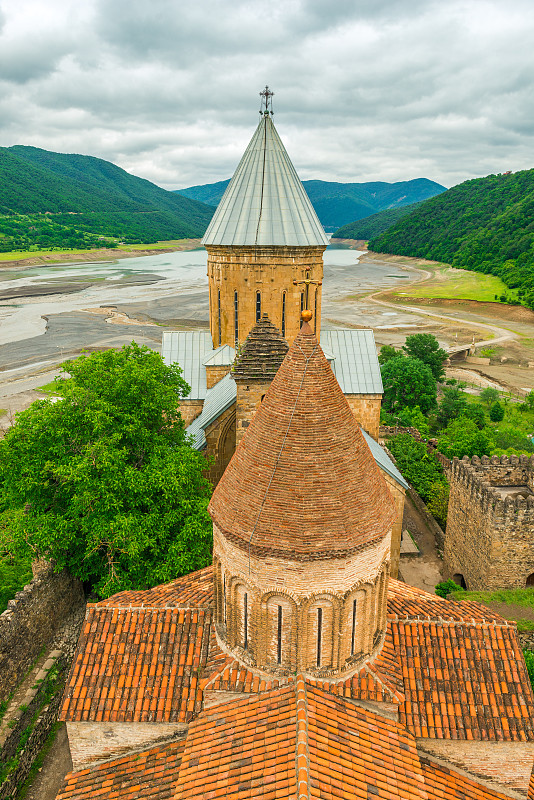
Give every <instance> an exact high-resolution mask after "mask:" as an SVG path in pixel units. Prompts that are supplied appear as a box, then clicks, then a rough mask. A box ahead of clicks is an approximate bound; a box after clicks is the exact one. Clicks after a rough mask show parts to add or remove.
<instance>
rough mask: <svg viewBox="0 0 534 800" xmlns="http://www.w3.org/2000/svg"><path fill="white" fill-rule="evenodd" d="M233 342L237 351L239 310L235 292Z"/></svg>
mask: <svg viewBox="0 0 534 800" xmlns="http://www.w3.org/2000/svg"><path fill="white" fill-rule="evenodd" d="M234 340H235V346H236V350H237V346H238V344H239V309H238V305H237V292H234Z"/></svg>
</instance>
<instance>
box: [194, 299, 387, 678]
mask: <svg viewBox="0 0 534 800" xmlns="http://www.w3.org/2000/svg"><path fill="white" fill-rule="evenodd" d="M302 319H303V325H302V328H301V329H300V331H299V333H298V334H297V336H296V338H295V340H294V342H293V344H292V346H291V347H290V349H289V351H288V353H287V355H286V357H285V359H284V361H283V363H282V365H281V367H280V369H279V370H278V372H277V373H276V376H275V378H274V380H273V381H272V383H271V386H270V388H269V389H268V391H267V393H266V394H265V396H264V398H263V400H262V402H261V404H260V405H259V408H258V411H257V412H256V414H255V416H254V417H253V419H252V422H251V423H250V425H249V427H248V428H247V429H246V432H245V433H244V436H243V438H242V439H241V442H240V444H239V446H238V448H237V450H236V452H235V455H234V457H233V459H232V461H231V462H230V464H229V466H228V467H227V469H226V471H225V473H224V475H223V477H222V478H221V480H220V481H219V483H218V485H217V487H216V489H215V491H214V494H213V497H212V499H211V502H210V505H209V512H210V514H211V517H212V520H213V533H214V545H213V564H214V581H215V587H214V588H215V619H216V632H217V637H218V640H219V642H220V644H221V646H222V648H223V649H224V650H225V651H227V652H231V653H232V654H233V655H234V657H235V658H237V659H238V660H239V661H240V662H241V663H243V664H245V665H247V666H248V667H250V668H256V669H259V670H262V671H266V672H269V673H271V674H279V675H284V674H286V675H287V674H291V673H294V672H296V671H298V672H303V673H305V674H308V675H310V676H315V677H321V678H322V679H326V680H333V681H337V680H340V679H343V677H344V676H347V677H348V676H350V675H351V674H353V673H354V672H356V671H357V670H359V669H360V668H361V665H362V664H363V663H364V662H365V661H367V660H368V659H371V658H373V657H374V656H375V655H377V654H378V652H379V651H380V649H381V647H382V644H383V641H384V636H385V630H386V596H387V583H388V577H389V564H390V542H391V529H392V523H393V520H394V518H395V514H394V506H393V501H392V499H391V496H390V494H389V492H388V489H387V487H386V484H385V482H384V479H383V478H382V476H381V474H380V471H379V469H378V467H377V465H376V462H375V461H374V459H373V457H372V455H371V452H370V450H369V448H368V446H367V444H366V442H365V440H364V438H363V435H362V433H361V431H360V428H359V427H358V425H357V424H356V422H355V420H354V417H353V415H352V412H351V410H350V408H349V405H348V403H347V401H346V399H345V397H344V395H343V392H342V391H341V389H340V387H339V384H338V383H337V381H336V378H335V376H334V374H333V372H332V370H331V368H330V366H329V364H328V362H327V360H326V358H325V356H324V353H323V352H322V350H321V347H320V345H319V343H318V341H317V338H316V336H315V334H314V332H313V327H312V326H311V325H310V324H309V323H310V322H311V312H310V311H304V313H303V315H302Z"/></svg>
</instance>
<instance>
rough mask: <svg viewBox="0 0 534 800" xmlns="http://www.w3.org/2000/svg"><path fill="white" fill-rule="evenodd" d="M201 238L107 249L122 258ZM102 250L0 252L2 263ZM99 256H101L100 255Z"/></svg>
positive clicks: (183, 245)
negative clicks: (123, 254)
mask: <svg viewBox="0 0 534 800" xmlns="http://www.w3.org/2000/svg"><path fill="white" fill-rule="evenodd" d="M199 242H200V240H198V239H171V240H169V241H168V242H154V243H153V244H123V245H121V246H120V247H117V248H116V249H111V250H110V249H107V250H106V255H107V254H108V253H110V254H111V253H116V255H117V258H120V255H121V253H134V252H136V251H137V250H142V251H147V250H154V251H156V252H157V251H158V250H171V249H177V250H187V249H193V248H194V247H200V243H199ZM102 249H105V248H102ZM101 252H102V251H101V250H98V249H95V248H93V249H92V250H13V251H11V252H10V253H0V263H2V262H5V261H24V260H25V259H28V258H46V259H50V258H57V259H61V257H64V256H78V255H80V256H87V255H96V256H98V254H99V253H101ZM98 257H99V256H98Z"/></svg>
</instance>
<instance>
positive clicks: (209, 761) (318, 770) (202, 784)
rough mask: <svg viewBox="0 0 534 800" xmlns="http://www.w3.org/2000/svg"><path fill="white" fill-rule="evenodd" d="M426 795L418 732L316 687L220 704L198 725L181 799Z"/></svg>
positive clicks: (187, 753)
mask: <svg viewBox="0 0 534 800" xmlns="http://www.w3.org/2000/svg"><path fill="white" fill-rule="evenodd" d="M219 797H220V798H225V800H247V798H249V799H250V800H252V798H254V800H255V799H256V798H258V799H259V798H261V799H262V800H274V799H275V798H299V800H304V798H306V800H308V798H309V797H320V798H321V799H322V800H341V798H343V799H345V798H354V799H355V800H359V798H361V800H367V798H369V797H373V798H377V800H381V799H382V800H396V799H397V798H399V800H400V798H402V800H405V799H406V798H410V800H417V798H421V800H423V798H425V800H426V793H425V790H424V785H423V775H422V770H421V767H420V764H419V759H418V755H417V750H416V747H415V741H414V739H413V737H412V736H411V735H410V734H409V733H408V732H407V731H406V729H405V728H403V727H402V726H401V725H399V724H398V723H397V722H394V721H392V720H390V719H386V718H383V717H381V716H379V715H378V714H373V713H372V712H370V711H367V710H366V709H363V708H359V707H357V706H355V705H354V704H353V703H351V702H347V701H345V700H343V699H340V698H336V697H333V696H332V695H329V694H326V693H324V692H322V691H321V690H320V689H316V688H313V687H311V686H309V685H307V686H306V684H305V682H304V680H303V679H302V678H301V677H298V678H297V680H296V682H295V683H294V684H291V685H289V686H287V687H284V688H282V689H277V690H273V691H271V692H268V693H266V694H262V695H256V696H254V695H253V696H251V697H247V698H244V699H243V700H235V701H232V702H230V703H227V704H225V705H219V706H214V707H213V708H212V709H209V710H207V711H204V712H202V714H201V715H200V716H199V717H198V718H197V719H196V720H195V721H194V722H192V723H191V725H190V727H189V733H188V736H187V740H186V745H185V749H184V754H183V758H182V766H181V769H180V776H179V780H178V784H177V787H176V794H175V799H174V800H186V799H187V800H201V799H204V800H207V798H219Z"/></svg>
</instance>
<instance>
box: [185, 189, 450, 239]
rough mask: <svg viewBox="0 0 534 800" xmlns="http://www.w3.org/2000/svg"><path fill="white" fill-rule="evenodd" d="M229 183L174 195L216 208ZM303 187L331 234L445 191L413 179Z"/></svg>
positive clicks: (186, 190)
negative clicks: (377, 214) (357, 222)
mask: <svg viewBox="0 0 534 800" xmlns="http://www.w3.org/2000/svg"><path fill="white" fill-rule="evenodd" d="M229 182H230V179H228V180H225V181H217V182H216V183H207V184H200V185H198V186H190V187H188V188H186V189H177V190H176V191H175V193H176V194H181V195H182V196H184V197H189V198H190V199H194V200H198V201H200V202H203V203H208V204H210V205H213V206H216V205H218V203H219V202H220V200H221V198H222V196H223V194H224V192H225V190H226V187H227V186H228V184H229ZM303 185H304V188H305V189H306V192H307V193H308V197H309V198H310V201H311V203H312V205H313V207H314V208H315V211H316V213H317V216H318V217H319V219H320V221H321V223H322V225H323V226H324V227H325V228H326V229H327V230H329V231H333V230H336V229H337V228H340V227H341V226H342V225H346V224H348V223H350V222H354V221H356V220H359V219H363V218H365V217H368V216H370V215H372V214H375V213H377V212H379V211H382V210H384V209H386V208H398V207H402V206H404V205H410V204H412V203H415V202H419V201H421V200H426V199H427V198H429V197H433V196H435V195H436V194H439V193H441V192H444V191H446V188H445V186H442V185H441V184H439V183H436V182H435V181H431V180H430V179H428V178H413V179H412V180H409V181H397V182H395V183H387V182H386V181H368V182H364V183H342V182H340V181H321V180H308V181H303Z"/></svg>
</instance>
